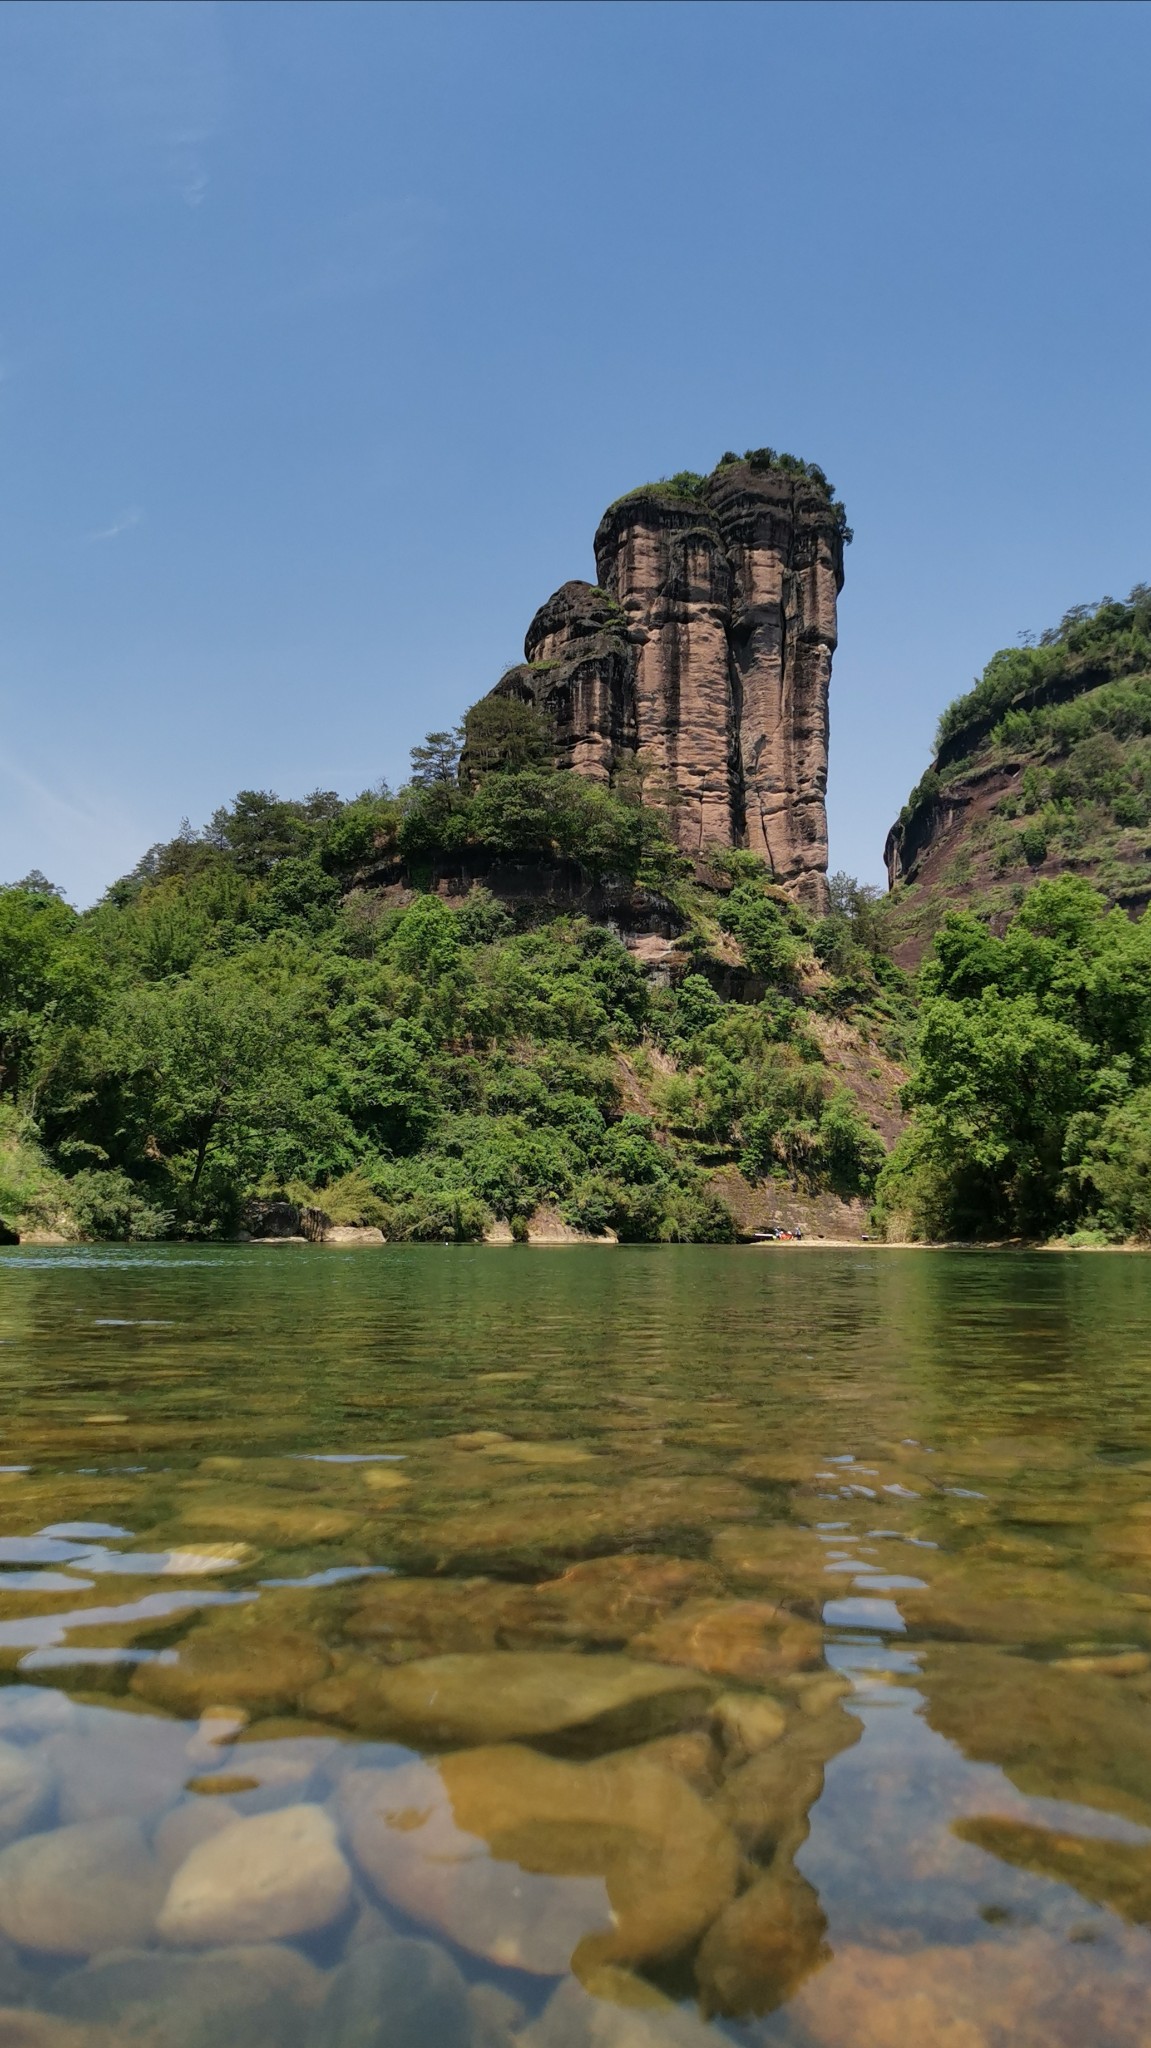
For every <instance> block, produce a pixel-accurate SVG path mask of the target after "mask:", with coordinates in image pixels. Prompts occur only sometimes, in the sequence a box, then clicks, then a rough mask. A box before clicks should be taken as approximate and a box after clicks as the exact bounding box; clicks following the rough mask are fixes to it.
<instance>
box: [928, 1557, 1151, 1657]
mask: <svg viewBox="0 0 1151 2048" xmlns="http://www.w3.org/2000/svg"><path fill="white" fill-rule="evenodd" d="M927 1569H929V1570H930V1573H931V1581H930V1584H929V1585H926V1586H923V1587H912V1588H909V1589H908V1590H906V1591H901V1592H900V1594H899V1608H900V1612H901V1614H902V1615H903V1617H904V1619H905V1621H906V1622H907V1625H908V1628H909V1630H910V1631H911V1632H912V1633H915V1634H920V1635H927V1636H940V1637H948V1638H951V1639H952V1640H954V1639H955V1638H957V1637H958V1638H962V1639H964V1640H966V1641H969V1642H979V1643H1004V1644H1007V1643H1029V1644H1030V1643H1035V1644H1040V1643H1065V1642H1068V1641H1071V1642H1074V1641H1077V1640H1081V1639H1083V1638H1089V1639H1094V1638H1096V1637H1098V1636H1099V1635H1100V1634H1101V1633H1103V1634H1106V1633H1109V1632H1110V1633H1113V1634H1114V1635H1115V1636H1117V1637H1118V1638H1119V1639H1120V1641H1122V1640H1123V1639H1124V1638H1126V1639H1127V1640H1128V1641H1129V1640H1130V1637H1131V1636H1132V1635H1135V1636H1136V1637H1140V1636H1143V1635H1145V1634H1146V1627H1147V1618H1146V1616H1145V1615H1143V1614H1140V1613H1139V1612H1138V1610H1137V1609H1136V1608H1134V1607H1133V1606H1132V1604H1131V1602H1130V1601H1129V1600H1127V1599H1126V1598H1125V1597H1124V1596H1123V1595H1122V1594H1115V1593H1113V1592H1111V1591H1110V1590H1109V1588H1107V1587H1106V1586H1102V1585H1099V1584H1097V1583H1096V1582H1095V1581H1094V1580H1091V1579H1088V1578H1085V1577H1080V1576H1078V1575H1077V1574H1074V1573H1071V1572H1069V1571H1059V1572H1054V1571H1050V1570H1048V1569H1046V1568H1045V1567H1043V1566H1038V1567H1037V1566H1030V1567H1021V1566H1019V1565H1015V1564H996V1563H994V1562H991V1561H989V1560H987V1559H986V1558H982V1557H979V1556H978V1555H973V1556H972V1557H971V1558H970V1559H963V1560H962V1561H948V1562H946V1563H943V1562H941V1563H938V1564H937V1563H936V1562H935V1561H934V1560H933V1561H932V1563H931V1564H930V1566H929V1567H928V1568H927Z"/></svg>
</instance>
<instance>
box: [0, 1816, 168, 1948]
mask: <svg viewBox="0 0 1151 2048" xmlns="http://www.w3.org/2000/svg"><path fill="white" fill-rule="evenodd" d="M161 1882H162V1880H161V1878H160V1874H159V1871H158V1869H157V1866H156V1864H155V1862H154V1861H153V1859H152V1856H151V1855H150V1854H149V1851H148V1847H147V1844H146V1843H145V1840H144V1837H143V1835H142V1833H141V1832H140V1829H139V1828H138V1827H137V1826H136V1824H135V1822H134V1821H130V1820H97V1821H82V1822H80V1823H79V1825H78V1826H75V1827H67V1828H55V1829H53V1830H52V1831H51V1833H49V1834H42V1835H26V1836H25V1837H24V1839H23V1841H21V1842H13V1843H12V1844H11V1846H10V1847H9V1848H7V1849H5V1850H4V1851H3V1852H2V1853H0V1933H3V1934H6V1935H7V1936H8V1938H9V1940H10V1941H14V1942H16V1943H17V1944H18V1945H19V1947H21V1948H28V1949H38V1950H41V1951H42V1952H43V1953H45V1954H47V1955H61V1956H89V1955H96V1954H98V1953H99V1952H100V1950H102V1949H110V1948H124V1947H131V1946H132V1945H133V1944H134V1943H136V1942H139V1941H142V1940H144V1939H145V1938H146V1937H147V1936H148V1935H149V1934H150V1932H151V1930H152V1925H153V1922H154V1920H155V1916H156V1908H157V1905H158V1903H159V1893H160V1887H161Z"/></svg>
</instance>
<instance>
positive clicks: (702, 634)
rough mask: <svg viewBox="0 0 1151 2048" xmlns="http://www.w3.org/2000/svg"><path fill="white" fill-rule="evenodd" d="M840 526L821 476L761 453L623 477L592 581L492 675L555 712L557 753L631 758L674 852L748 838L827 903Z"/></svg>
mask: <svg viewBox="0 0 1151 2048" xmlns="http://www.w3.org/2000/svg"><path fill="white" fill-rule="evenodd" d="M845 532H846V529H845V526H844V523H843V515H842V509H841V508H839V507H837V506H835V505H833V503H832V499H831V493H830V489H829V487H828V486H827V485H826V483H825V482H824V481H823V480H822V478H821V476H820V474H819V473H818V472H815V471H808V470H806V469H805V466H804V465H802V464H797V465H795V466H794V467H788V466H786V465H781V464H780V463H779V462H778V461H777V460H776V459H775V458H773V457H770V451H762V452H761V453H760V454H759V455H757V456H754V457H752V458H751V459H745V460H742V461H737V460H734V459H731V460H725V461H724V462H722V463H721V464H720V466H719V467H718V468H717V469H716V470H714V471H713V472H712V474H711V475H710V476H709V477H706V478H700V479H698V480H696V482H695V483H694V484H691V485H689V486H688V487H687V488H684V487H682V486H680V485H678V484H677V483H675V482H673V483H672V484H669V485H658V484H655V485H651V486H649V487H646V488H644V489H642V490H639V491H633V492H631V493H630V494H629V495H628V496H626V497H624V498H620V499H618V500H617V502H616V503H615V504H614V505H612V506H610V507H609V509H608V511H607V512H606V513H605V514H604V517H603V519H602V520H601V521H600V525H599V529H598V531H597V533H596V537H595V553H596V572H597V575H598V577H599V585H598V586H592V585H590V584H587V583H578V582H573V583H565V584H564V585H563V586H562V588H561V589H560V590H558V591H557V592H556V593H555V595H554V597H551V598H549V599H548V601H547V603H546V604H545V605H543V606H541V608H540V610H539V611H538V612H537V614H536V616H535V618H534V619H533V621H532V624H531V626H530V628H529V630H528V634H527V639H526V641H525V645H524V652H525V656H526V660H525V663H524V665H523V666H521V667H518V668H514V669H511V670H509V671H508V673H507V674H506V675H505V676H503V677H502V678H501V680H500V682H499V683H498V684H497V685H496V688H497V690H498V691H499V692H500V693H501V694H504V695H511V696H515V697H518V698H520V699H521V700H522V701H524V702H530V703H534V704H536V705H538V706H539V707H540V708H541V709H542V710H543V711H545V712H546V713H547V714H548V716H549V718H550V719H551V721H552V723H553V726H554V729H555V733H556V740H557V758H558V761H559V763H560V765H561V766H563V767H570V768H574V769H575V770H576V771H577V772H578V773H580V774H583V775H587V776H589V777H591V778H592V779H593V780H596V781H600V782H607V781H608V780H609V779H610V778H611V777H612V775H613V774H614V773H615V771H616V770H617V769H618V768H619V766H620V765H621V764H622V763H624V762H625V761H627V760H629V759H632V760H635V761H636V762H637V763H638V765H639V767H640V769H641V771H642V772H643V775H644V779H645V790H646V794H647V795H648V798H649V800H655V801H657V802H660V803H662V804H664V805H666V808H667V811H668V816H669V819H670V821H671V824H672V828H673V831H674V834H675V837H676V839H677V841H678V843H679V845H680V846H681V847H683V848H684V850H685V851H688V852H693V853H695V852H700V851H702V850H703V849H704V848H705V847H706V846H708V845H709V844H710V845H721V846H748V847H750V848H751V849H752V851H754V852H756V853H758V854H760V855H761V856H762V857H763V858H764V859H765V860H766V861H767V862H768V863H769V866H770V868H771V872H772V874H773V876H774V877H775V879H776V880H777V881H778V882H780V883H783V884H784V885H786V886H788V887H789V888H791V889H792V890H793V891H794V893H795V894H797V895H798V896H801V897H803V898H805V899H807V900H810V901H812V902H813V903H815V904H816V905H817V906H822V903H823V900H824V898H825V895H826V882H825V880H824V877H825V874H826V869H827V821H826V814H825V808H824V792H825V790H826V786H827V740H828V711H827V700H828V686H829V682H830V677H831V658H832V654H833V653H834V650H835V644H836V597H837V595H838V592H839V590H840V589H841V588H842V584H843V543H844V537H845Z"/></svg>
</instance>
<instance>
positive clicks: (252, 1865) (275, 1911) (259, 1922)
mask: <svg viewBox="0 0 1151 2048" xmlns="http://www.w3.org/2000/svg"><path fill="white" fill-rule="evenodd" d="M351 1892H352V1875H351V1872H350V1870H349V1869H348V1866H347V1864H346V1862H345V1861H344V1858H343V1856H342V1854H341V1852H340V1848H339V1844H338V1842H337V1840H336V1831H335V1828H334V1826H333V1824H332V1821H331V1819H330V1818H329V1816H328V1814H326V1813H325V1811H324V1809H323V1807H322V1806H312V1805H303V1806H282V1807H280V1808H279V1809H278V1810H277V1811H276V1812H274V1813H263V1814H257V1815H255V1816H254V1817H253V1818H252V1819H250V1820H248V1819H245V1820H237V1821H234V1822H233V1823H232V1825H231V1826H230V1827H227V1828H222V1829H221V1830H220V1832H219V1833H218V1834H214V1835H211V1836H209V1837H208V1839H207V1840H206V1841H203V1842H200V1843H198V1844H197V1846H196V1847H195V1848H194V1849H193V1850H192V1851H191V1854H190V1855H189V1856H188V1857H187V1858H186V1860H185V1861H184V1862H183V1863H182V1864H181V1865H180V1867H179V1869H178V1870H177V1871H176V1873H175V1875H174V1877H173V1879H172V1882H171V1884H170V1886H169V1888H168V1895H167V1897H166V1898H165V1900H164V1903H163V1905H162V1907H161V1908H160V1912H159V1916H158V1918H157V1923H156V1925H157V1931H158V1933H159V1934H161V1935H162V1936H163V1938H164V1940H165V1941H170V1942H174V1943H177V1944H178V1945H179V1946H181V1947H191V1948H198V1947H212V1946H218V1945H219V1944H221V1943H223V1942H225V1941H227V1940H231V1941H255V1942H260V1941H279V1940H284V1939H287V1938H289V1937H290V1936H292V1935H297V1934H310V1933H312V1932H313V1931H314V1930H315V1929H316V1928H318V1927H327V1926H328V1925H330V1923H331V1922H332V1921H333V1920H335V1919H337V1918H338V1917H339V1915H340V1914H341V1913H342V1912H343V1910H344V1908H345V1907H346V1905H347V1904H348V1901H349V1899H350V1898H351Z"/></svg>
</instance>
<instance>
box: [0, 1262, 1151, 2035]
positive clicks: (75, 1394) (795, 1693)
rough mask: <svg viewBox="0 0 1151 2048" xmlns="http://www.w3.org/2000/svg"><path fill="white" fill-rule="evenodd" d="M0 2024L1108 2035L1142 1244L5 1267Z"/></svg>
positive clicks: (1125, 1835) (1135, 1514)
mask: <svg viewBox="0 0 1151 2048" xmlns="http://www.w3.org/2000/svg"><path fill="white" fill-rule="evenodd" d="M0 1366H2V1368H3V1374H4V1388H5V1395H6V1399H5V1403H4V1441H3V1444H2V1445H0V1681H2V1682H0V2048H5V2044H11V2048H116V2044H120V2043H129V2044H137V2043H138V2044H139V2048H232V2044H235V2048H376V2044H379V2048H416V2044H419V2048H512V2044H515V2048H659V2044H662V2043H667V2044H669V2048H708V2044H711V2048H722V2043H723V2042H724V2041H734V2042H748V2043H751V2042H755V2043H760V2042H762V2043H771V2044H780V2048H784V2044H786V2048H1008V2044H1010V2048H1032V2044H1034V2048H1059V2044H1067V2048H1082V2044H1084V2043H1088V2042H1090V2043H1091V2044H1092V2048H1112V2044H1114V2048H1128V2044H1130V2048H1136V2044H1146V2042H1147V2040H1148V2039H1149V2038H1151V2036H1149V2034H1148V2020H1147V2014H1148V2011H1149V2010H1151V2006H1149V1995H1151V1262H1148V1261H1147V1260H1146V1259H1145V1258H1143V1257H1141V1256H1123V1255H1115V1256H1111V1255H1098V1256H1094V1255H1087V1254H1084V1255H1054V1254H1033V1255H1032V1254H1014V1253H1002V1252H998V1253H997V1252H977V1251H972V1252H955V1251H922V1252H919V1251H898V1250H884V1249H880V1248H866V1247H865V1248H861V1249H858V1250H856V1249H851V1250H846V1249H845V1250H842V1251H838V1250H825V1249H817V1248H806V1247H800V1246H787V1245H769V1246H762V1247H730V1248H728V1247H690V1246H685V1247H642V1246H636V1247H631V1248H607V1247H605V1248H599V1247H564V1248H555V1249H541V1248H531V1247H518V1246H517V1247H508V1248H506V1249H504V1248H498V1249H497V1248H490V1247H478V1246H476V1247H473V1246H459V1247H456V1246H444V1247H440V1246H427V1247H417V1246H395V1247H385V1248H382V1249H379V1248H377V1249H367V1248H364V1249H352V1250H333V1249H330V1248H316V1247H311V1246H308V1247H301V1246H293V1245H282V1246H273V1245H269V1246H251V1247H248V1246H202V1247H187V1248H177V1247H172V1248H169V1247H143V1246H142V1247H131V1248H128V1247H125V1248H106V1247H76V1248H36V1247H23V1248H19V1249H17V1250H13V1251H11V1252H5V1253H3V1254H0Z"/></svg>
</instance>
